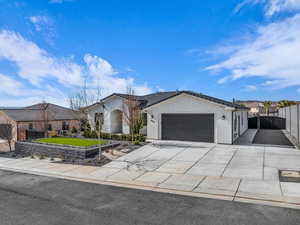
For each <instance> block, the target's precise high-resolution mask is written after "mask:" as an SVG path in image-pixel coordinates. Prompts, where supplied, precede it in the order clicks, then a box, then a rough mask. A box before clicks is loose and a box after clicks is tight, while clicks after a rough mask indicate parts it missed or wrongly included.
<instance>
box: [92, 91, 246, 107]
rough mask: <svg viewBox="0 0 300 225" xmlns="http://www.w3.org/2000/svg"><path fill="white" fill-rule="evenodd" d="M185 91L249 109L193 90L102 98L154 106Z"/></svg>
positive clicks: (229, 105) (213, 100) (118, 94)
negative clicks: (130, 100)
mask: <svg viewBox="0 0 300 225" xmlns="http://www.w3.org/2000/svg"><path fill="white" fill-rule="evenodd" d="M183 93H185V94H188V95H192V96H195V97H199V98H202V99H206V100H208V101H211V102H215V103H218V104H221V105H225V106H228V107H231V108H235V109H245V110H248V108H247V107H244V106H242V105H239V104H236V103H232V102H229V101H225V100H222V99H218V98H214V97H211V96H208V95H204V94H201V93H197V92H193V91H168V92H157V93H153V94H149V95H143V96H138V95H127V94H120V93H114V94H111V95H109V96H107V97H105V98H103V99H102V100H101V102H104V101H105V100H107V99H108V98H110V97H112V96H119V97H121V98H125V99H129V98H132V99H134V100H136V101H139V102H140V107H141V108H148V107H150V106H153V105H155V104H158V103H160V102H163V101H165V100H167V99H169V98H172V97H175V96H177V95H180V94H183ZM96 104H100V103H99V102H98V103H95V104H93V105H96ZM93 105H91V106H93ZM91 106H89V107H91Z"/></svg>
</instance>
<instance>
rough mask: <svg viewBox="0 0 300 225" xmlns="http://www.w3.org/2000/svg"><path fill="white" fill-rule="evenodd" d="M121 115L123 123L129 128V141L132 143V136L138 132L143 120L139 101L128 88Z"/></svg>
mask: <svg viewBox="0 0 300 225" xmlns="http://www.w3.org/2000/svg"><path fill="white" fill-rule="evenodd" d="M123 115H124V119H125V122H126V123H127V124H128V126H129V132H130V135H131V141H134V135H135V134H137V133H139V130H140V128H141V127H142V125H143V120H142V117H141V111H140V107H139V101H138V100H137V98H136V96H135V95H134V89H133V88H132V87H130V86H129V87H128V88H127V96H126V99H125V100H124V101H123Z"/></svg>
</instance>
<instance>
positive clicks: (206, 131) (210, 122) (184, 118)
mask: <svg viewBox="0 0 300 225" xmlns="http://www.w3.org/2000/svg"><path fill="white" fill-rule="evenodd" d="M161 121H162V122H161V124H162V126H161V127H162V139H163V140H180V141H200V142H214V114H190V113H186V114H175V113H169V114H162V115H161Z"/></svg>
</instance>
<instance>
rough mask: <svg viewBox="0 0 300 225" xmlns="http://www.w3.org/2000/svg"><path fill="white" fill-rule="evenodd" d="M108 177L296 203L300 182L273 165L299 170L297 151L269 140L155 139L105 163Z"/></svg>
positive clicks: (155, 185)
mask: <svg viewBox="0 0 300 225" xmlns="http://www.w3.org/2000/svg"><path fill="white" fill-rule="evenodd" d="M105 168H109V169H121V170H120V171H118V172H116V173H114V174H113V175H111V176H109V177H108V180H109V181H114V182H125V183H130V184H138V185H145V186H152V187H160V188H166V189H174V190H180V191H192V192H199V193H207V194H213V195H222V196H227V197H230V198H235V199H236V198H239V199H240V200H243V199H245V198H248V199H260V200H270V201H275V202H281V201H287V202H291V203H296V204H300V183H285V182H279V177H278V170H279V169H287V170H300V151H299V150H297V149H294V148H280V147H268V146H242V145H240V146H239V145H219V144H208V143H183V142H179V143H177V144H176V142H157V143H156V144H154V145H147V146H144V147H142V148H140V149H138V150H137V151H135V152H132V153H130V154H128V155H126V156H124V157H121V158H119V159H118V161H114V162H112V163H109V164H107V165H105Z"/></svg>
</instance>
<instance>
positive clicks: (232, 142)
mask: <svg viewBox="0 0 300 225" xmlns="http://www.w3.org/2000/svg"><path fill="white" fill-rule="evenodd" d="M234 111H235V110H233V111H231V144H233V112H234Z"/></svg>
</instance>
